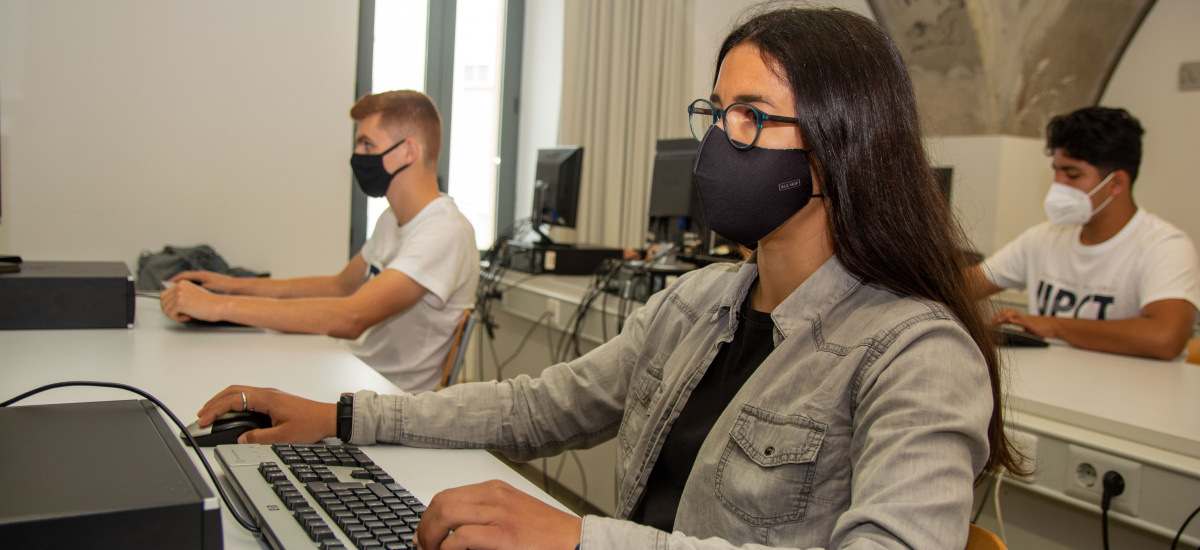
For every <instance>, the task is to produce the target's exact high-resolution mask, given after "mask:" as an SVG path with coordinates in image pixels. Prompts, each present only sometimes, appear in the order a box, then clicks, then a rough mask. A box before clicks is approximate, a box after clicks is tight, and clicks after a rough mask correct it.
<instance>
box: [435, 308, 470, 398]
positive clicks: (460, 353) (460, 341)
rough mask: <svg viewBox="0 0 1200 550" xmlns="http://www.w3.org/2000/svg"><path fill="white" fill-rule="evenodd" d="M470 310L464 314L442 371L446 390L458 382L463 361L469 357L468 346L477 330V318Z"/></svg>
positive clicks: (442, 386) (442, 384)
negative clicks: (474, 331) (473, 332)
mask: <svg viewBox="0 0 1200 550" xmlns="http://www.w3.org/2000/svg"><path fill="white" fill-rule="evenodd" d="M472 313H473V311H472V310H470V309H468V310H466V311H464V312H463V314H462V318H461V319H459V321H458V328H457V329H455V331H454V340H453V341H452V342H451V344H450V354H449V355H447V356H446V366H445V368H443V369H442V383H441V385H440V386H438V387H439V389H440V388H445V387H447V386H452V385H454V383H455V382H458V373H459V371H461V370H462V364H463V360H465V359H466V357H467V344H469V343H470V342H471V331H472V330H474V328H475V316H474V315H472Z"/></svg>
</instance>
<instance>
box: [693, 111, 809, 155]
mask: <svg viewBox="0 0 1200 550" xmlns="http://www.w3.org/2000/svg"><path fill="white" fill-rule="evenodd" d="M768 120H770V121H772V122H786V123H788V124H800V120H799V119H795V118H792V117H790V116H779V115H768V114H767V113H764V112H762V111H760V110H758V108H756V107H754V106H753V105H750V104H748V103H734V104H732V105H730V106H728V107H726V108H724V109H718V108H716V106H714V105H713V104H712V102H710V101H708V100H707V99H697V100H696V101H693V102H692V104H691V105H688V124H690V125H691V127H692V137H694V138H696V141H700V140H702V139H704V134H707V133H708V129H709V128H710V127H712V126H713V125H715V124H716V123H717V121H721V122H724V123H725V137H727V138H729V143H730V144H731V145H733V147H734V148H735V149H740V150H743V151H744V150H746V149H750V148H752V147H754V144H755V143H757V142H758V136H759V134H761V133H762V127H763V123H765V122H767V121H768Z"/></svg>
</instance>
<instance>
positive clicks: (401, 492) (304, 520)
mask: <svg viewBox="0 0 1200 550" xmlns="http://www.w3.org/2000/svg"><path fill="white" fill-rule="evenodd" d="M215 452H216V456H217V460H218V461H219V462H220V463H221V468H222V469H224V470H225V473H226V475H227V476H228V477H229V480H230V482H231V484H232V485H233V487H234V490H235V491H236V492H237V494H238V497H239V498H240V499H241V501H242V503H243V504H244V505H245V506H246V508H247V509H248V510H250V513H251V514H253V515H254V519H255V521H256V522H257V523H258V525H259V527H260V528H261V529H262V538H263V540H265V541H267V543H268V544H269V545H270V546H271V547H272V548H275V549H277V550H285V549H286V550H292V549H295V548H306V549H307V548H320V549H328V550H334V549H345V550H350V549H352V548H358V549H362V550H368V549H370V550H375V549H388V550H392V549H400V548H405V549H407V548H416V543H415V542H414V540H413V539H414V537H415V536H416V532H417V522H418V521H420V519H421V515H422V514H423V513H424V512H425V505H424V504H422V503H421V501H420V500H419V499H417V498H416V497H414V496H413V495H412V493H410V492H408V491H407V490H405V488H404V487H401V486H400V485H399V484H397V483H396V480H395V479H393V478H392V477H391V476H389V475H388V474H387V472H384V471H383V469H382V468H380V467H379V466H377V465H376V464H375V463H374V462H373V461H371V459H370V458H369V457H367V455H366V454H365V453H363V452H362V451H361V450H359V449H358V448H357V447H355V446H353V445H288V444H285V443H276V444H275V445H271V446H267V445H218V446H217V447H216V449H215Z"/></svg>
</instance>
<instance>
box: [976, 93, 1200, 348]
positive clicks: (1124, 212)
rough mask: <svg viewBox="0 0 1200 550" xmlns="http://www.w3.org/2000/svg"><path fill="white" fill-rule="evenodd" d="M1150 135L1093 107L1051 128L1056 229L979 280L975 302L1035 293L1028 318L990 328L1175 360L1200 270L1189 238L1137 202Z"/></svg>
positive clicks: (1035, 232) (985, 268)
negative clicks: (1006, 292)
mask: <svg viewBox="0 0 1200 550" xmlns="http://www.w3.org/2000/svg"><path fill="white" fill-rule="evenodd" d="M1143 133H1144V130H1143V129H1142V125H1141V124H1140V123H1139V122H1138V120H1137V119H1136V118H1134V117H1133V116H1131V115H1130V114H1129V113H1128V112H1126V111H1125V110H1124V109H1111V108H1106V107H1088V108H1084V109H1080V110H1078V111H1075V112H1073V113H1070V114H1066V115H1060V116H1057V117H1055V118H1053V119H1052V120H1051V121H1050V123H1049V125H1047V127H1046V153H1047V154H1048V155H1051V156H1052V157H1053V161H1052V164H1051V165H1052V167H1053V168H1054V182H1053V183H1052V184H1051V185H1050V190H1049V192H1048V193H1047V195H1046V199H1045V208H1046V216H1047V217H1048V218H1049V221H1047V222H1044V223H1042V224H1039V225H1037V226H1034V227H1032V228H1030V229H1028V230H1026V231H1025V232H1024V233H1022V234H1021V236H1019V237H1017V238H1016V239H1015V240H1013V241H1012V242H1010V243H1008V244H1007V245H1005V246H1004V248H1002V249H1000V251H999V252H997V253H996V254H994V255H993V256H991V257H990V258H988V259H987V260H986V261H984V262H983V264H981V265H980V266H979V267H976V268H974V269H973V277H972V283H973V291H974V294H975V296H976V297H977V298H983V297H985V296H989V295H991V294H993V293H995V292H998V291H1000V290H1001V289H1002V288H1025V289H1026V290H1027V291H1028V293H1029V312H1028V313H1021V312H1019V311H1017V310H1015V309H1004V310H1002V311H1000V312H999V313H997V314H996V315H995V316H994V317H993V319H992V323H993V324H1001V323H1012V324H1015V325H1019V326H1021V327H1023V328H1024V329H1025V331H1027V332H1031V333H1034V334H1037V335H1038V336H1042V337H1046V338H1050V337H1055V338H1060V339H1062V340H1065V341H1066V342H1067V343H1069V344H1071V345H1074V346H1077V347H1081V348H1086V349H1091V350H1097V351H1106V352H1111V353H1120V354H1125V355H1136V356H1141V357H1152V358H1157V359H1172V358H1175V357H1177V356H1179V354H1180V352H1181V351H1182V350H1183V348H1184V346H1185V345H1186V344H1187V340H1188V338H1189V337H1190V336H1191V332H1192V324H1193V323H1194V322H1195V319H1196V309H1197V307H1200V262H1198V261H1197V256H1196V248H1195V246H1193V244H1192V241H1191V239H1189V238H1188V236H1187V234H1185V233H1184V232H1183V231H1180V230H1179V229H1177V228H1176V227H1175V226H1173V225H1171V224H1170V223H1168V222H1167V221H1165V220H1163V219H1162V218H1159V217H1158V216H1155V215H1154V214H1152V213H1150V212H1147V211H1146V210H1145V209H1143V208H1139V207H1138V206H1137V204H1136V203H1135V202H1134V200H1133V183H1134V180H1136V179H1137V175H1138V167H1139V165H1140V164H1141V160H1142V134H1143Z"/></svg>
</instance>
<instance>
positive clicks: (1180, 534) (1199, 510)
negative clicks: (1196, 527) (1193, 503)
mask: <svg viewBox="0 0 1200 550" xmlns="http://www.w3.org/2000/svg"><path fill="white" fill-rule="evenodd" d="M1196 514H1200V506H1197V507H1196V509H1195V510H1192V513H1191V514H1189V515H1188V517H1187V519H1185V520H1183V525H1180V526H1179V531H1178V532H1176V533H1175V540H1172V541H1171V550H1175V546H1176V545H1178V544H1179V539H1181V538H1183V530H1184V529H1187V526H1188V524H1189V523H1191V522H1192V518H1194V517H1196ZM1197 550H1200V548H1197Z"/></svg>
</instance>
